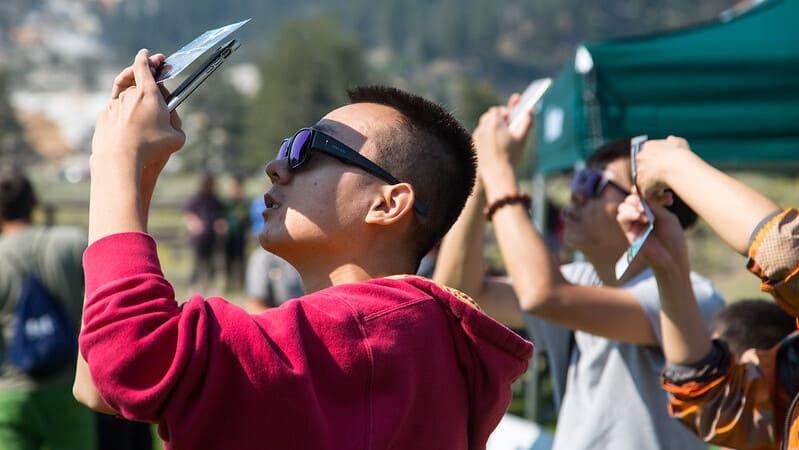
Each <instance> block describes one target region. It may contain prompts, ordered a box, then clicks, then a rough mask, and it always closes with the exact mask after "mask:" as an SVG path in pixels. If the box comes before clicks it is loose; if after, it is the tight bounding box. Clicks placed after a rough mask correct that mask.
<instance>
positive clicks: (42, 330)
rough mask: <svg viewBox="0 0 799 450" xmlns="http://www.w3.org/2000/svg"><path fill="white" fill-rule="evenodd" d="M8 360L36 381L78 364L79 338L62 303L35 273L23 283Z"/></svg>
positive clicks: (29, 274)
mask: <svg viewBox="0 0 799 450" xmlns="http://www.w3.org/2000/svg"><path fill="white" fill-rule="evenodd" d="M14 317H15V324H14V333H13V337H12V338H11V345H10V348H9V352H8V359H9V361H10V362H11V364H13V365H14V366H15V367H17V368H18V369H19V370H21V371H22V372H25V373H27V374H28V375H30V376H32V377H34V378H41V377H46V376H48V375H51V374H53V373H55V372H58V371H59V370H60V369H62V368H64V367H65V366H67V365H68V364H70V363H72V362H74V360H75V358H76V356H77V351H78V338H77V333H76V332H75V329H74V327H73V326H72V324H71V323H70V321H69V318H68V316H67V314H66V312H65V311H64V308H63V306H61V302H60V301H59V300H58V299H57V298H55V297H53V295H52V294H51V293H50V292H49V291H48V290H47V288H46V287H45V286H44V284H42V282H41V281H40V280H39V277H37V276H36V275H35V274H33V273H28V274H27V275H25V278H24V280H23V282H22V287H21V289H20V292H19V296H18V298H17V307H16V310H15V312H14Z"/></svg>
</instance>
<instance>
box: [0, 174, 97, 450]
mask: <svg viewBox="0 0 799 450" xmlns="http://www.w3.org/2000/svg"><path fill="white" fill-rule="evenodd" d="M36 205H37V199H36V193H35V192H34V189H33V185H32V184H31V182H30V181H29V180H28V178H27V177H26V176H25V175H24V174H23V172H22V171H21V170H20V169H19V168H17V167H14V166H8V165H3V166H2V167H0V333H1V335H2V339H3V345H0V352H2V355H3V359H2V365H0V449H2V450H29V449H64V450H67V449H69V450H83V449H92V448H94V447H95V423H94V418H93V416H92V412H91V411H90V410H88V409H86V408H85V407H83V406H82V405H80V404H79V403H78V402H76V401H75V399H74V398H73V397H72V388H71V378H72V376H73V374H74V372H75V363H74V360H75V355H72V356H71V357H70V358H68V360H67V362H66V363H65V364H63V365H60V367H58V368H54V369H53V371H52V373H49V374H46V375H42V376H38V375H33V374H29V373H27V372H26V371H24V370H22V369H20V368H18V367H17V366H15V365H14V364H12V362H11V361H10V360H9V351H10V348H11V341H12V339H13V338H14V335H13V334H14V326H15V324H16V323H15V322H16V317H15V311H16V308H17V306H18V305H17V300H18V297H19V295H20V290H21V289H22V286H23V280H24V279H25V278H26V276H27V275H28V274H29V273H32V274H34V275H35V276H36V277H37V279H38V280H40V281H41V284H42V285H43V286H44V287H45V288H46V289H47V291H48V292H49V293H50V294H51V295H52V297H53V298H54V299H55V300H57V301H58V302H59V304H60V305H61V306H62V308H63V311H64V312H65V313H66V315H67V317H68V320H69V322H70V325H71V326H72V327H74V328H73V331H72V333H73V338H74V339H75V340H76V341H77V330H78V329H79V328H80V311H81V305H82V303H83V267H82V266H81V257H82V255H83V251H84V250H85V249H86V233H85V231H83V230H80V229H78V228H75V227H65V226H52V227H44V226H38V225H34V224H33V212H34V208H35V207H36ZM76 343H77V342H76ZM76 348H77V347H76Z"/></svg>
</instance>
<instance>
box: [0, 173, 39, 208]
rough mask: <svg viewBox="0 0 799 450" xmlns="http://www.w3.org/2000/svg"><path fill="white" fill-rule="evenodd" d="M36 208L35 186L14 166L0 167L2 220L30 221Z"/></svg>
mask: <svg viewBox="0 0 799 450" xmlns="http://www.w3.org/2000/svg"><path fill="white" fill-rule="evenodd" d="M35 206H36V193H35V192H34V191H33V185H32V184H31V182H30V180H28V178H27V177H26V176H25V174H24V173H23V172H22V170H21V169H20V168H19V167H17V166H14V165H8V166H3V167H0V220H3V221H5V220H17V219H26V220H30V218H31V216H32V214H33V208H34V207H35Z"/></svg>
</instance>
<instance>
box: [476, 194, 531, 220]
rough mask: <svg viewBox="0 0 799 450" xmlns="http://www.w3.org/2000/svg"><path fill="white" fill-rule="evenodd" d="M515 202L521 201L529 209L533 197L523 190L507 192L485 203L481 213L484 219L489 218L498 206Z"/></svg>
mask: <svg viewBox="0 0 799 450" xmlns="http://www.w3.org/2000/svg"><path fill="white" fill-rule="evenodd" d="M516 203H521V204H522V205H524V207H525V208H526V209H528V210H529V209H530V207H531V206H533V199H532V198H531V197H530V195H529V194H527V193H524V192H514V193H512V194H507V195H505V196H503V197H500V198H498V199H496V200H494V201H493V202H491V203H489V204H488V205H486V207H485V208H483V215H484V216H485V218H486V220H491V218H492V217H494V213H495V212H497V210H498V209H499V208H502V207H503V206H507V205H513V204H516Z"/></svg>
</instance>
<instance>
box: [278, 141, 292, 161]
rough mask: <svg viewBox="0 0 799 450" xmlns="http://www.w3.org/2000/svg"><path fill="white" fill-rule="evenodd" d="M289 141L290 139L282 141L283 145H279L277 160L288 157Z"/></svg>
mask: <svg viewBox="0 0 799 450" xmlns="http://www.w3.org/2000/svg"><path fill="white" fill-rule="evenodd" d="M290 140H291V139H283V143H282V144H280V150H278V151H277V159H283V158H285V157H287V156H288V150H289V141H290Z"/></svg>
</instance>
